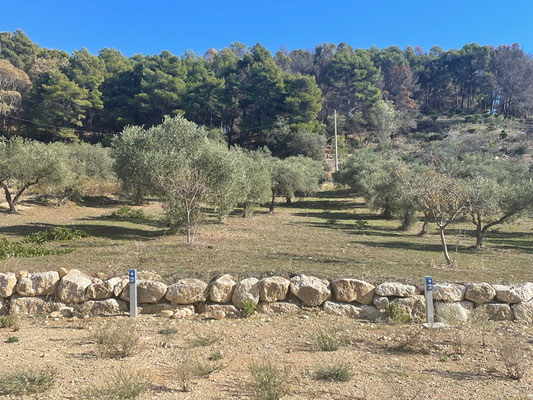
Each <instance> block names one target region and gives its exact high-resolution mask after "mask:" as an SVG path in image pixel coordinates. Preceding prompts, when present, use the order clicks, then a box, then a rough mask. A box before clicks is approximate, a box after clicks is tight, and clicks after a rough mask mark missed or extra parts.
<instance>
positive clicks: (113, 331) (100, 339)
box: [90, 319, 139, 358]
mask: <svg viewBox="0 0 533 400" xmlns="http://www.w3.org/2000/svg"><path fill="white" fill-rule="evenodd" d="M90 339H91V340H93V341H95V342H96V344H97V346H98V351H99V353H100V354H101V355H102V356H104V357H109V358H125V357H129V356H131V355H133V354H134V353H135V352H136V351H137V349H138V347H139V335H138V334H137V332H136V329H135V323H134V322H132V321H130V320H129V319H126V320H121V321H116V322H113V323H107V324H102V325H100V326H98V327H97V328H96V329H95V330H94V331H93V332H92V333H91V335H90Z"/></svg>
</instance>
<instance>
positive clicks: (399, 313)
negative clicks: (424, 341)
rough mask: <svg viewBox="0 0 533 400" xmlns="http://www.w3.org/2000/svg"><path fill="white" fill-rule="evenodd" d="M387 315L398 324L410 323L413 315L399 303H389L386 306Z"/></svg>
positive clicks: (388, 318)
mask: <svg viewBox="0 0 533 400" xmlns="http://www.w3.org/2000/svg"><path fill="white" fill-rule="evenodd" d="M385 317H386V318H387V320H389V321H390V322H394V323H397V324H408V323H409V322H411V317H410V316H409V314H407V313H406V312H405V311H404V310H402V308H401V307H399V306H398V305H397V304H389V305H388V306H387V307H385Z"/></svg>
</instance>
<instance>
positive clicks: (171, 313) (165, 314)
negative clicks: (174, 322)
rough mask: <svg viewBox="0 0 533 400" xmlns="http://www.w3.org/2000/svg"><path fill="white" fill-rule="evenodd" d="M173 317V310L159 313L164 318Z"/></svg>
mask: <svg viewBox="0 0 533 400" xmlns="http://www.w3.org/2000/svg"><path fill="white" fill-rule="evenodd" d="M173 315H174V311H172V310H161V312H160V313H159V316H160V317H163V318H171V317H172V316H173Z"/></svg>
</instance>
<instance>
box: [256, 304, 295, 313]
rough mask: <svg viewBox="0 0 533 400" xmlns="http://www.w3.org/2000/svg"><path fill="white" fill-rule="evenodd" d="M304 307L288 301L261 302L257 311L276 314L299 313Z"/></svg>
mask: <svg viewBox="0 0 533 400" xmlns="http://www.w3.org/2000/svg"><path fill="white" fill-rule="evenodd" d="M301 310H302V309H301V308H300V307H299V306H298V304H294V303H288V302H286V301H280V302H276V303H265V302H261V303H259V304H258V305H257V312H260V313H262V314H267V315H276V314H297V313H299V312H300V311H301Z"/></svg>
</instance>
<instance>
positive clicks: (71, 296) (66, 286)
mask: <svg viewBox="0 0 533 400" xmlns="http://www.w3.org/2000/svg"><path fill="white" fill-rule="evenodd" d="M56 274H57V272H56ZM91 283H92V281H91V278H90V277H88V276H87V275H85V274H83V273H81V272H80V271H78V270H77V269H72V270H70V271H69V273H68V274H66V275H65V276H64V277H63V278H62V279H61V282H60V283H59V286H58V288H57V297H58V298H59V299H60V300H61V301H62V302H64V303H66V304H73V303H81V302H82V301H84V300H86V298H87V297H86V295H85V290H86V289H87V287H88V286H89V285H90V284H91Z"/></svg>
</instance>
